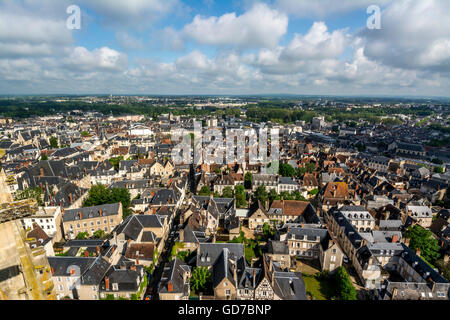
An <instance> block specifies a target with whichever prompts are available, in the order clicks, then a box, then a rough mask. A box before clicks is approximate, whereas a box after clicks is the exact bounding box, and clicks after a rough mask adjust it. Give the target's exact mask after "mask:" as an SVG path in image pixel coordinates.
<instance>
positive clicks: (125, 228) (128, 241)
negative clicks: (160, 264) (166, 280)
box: [112, 215, 169, 266]
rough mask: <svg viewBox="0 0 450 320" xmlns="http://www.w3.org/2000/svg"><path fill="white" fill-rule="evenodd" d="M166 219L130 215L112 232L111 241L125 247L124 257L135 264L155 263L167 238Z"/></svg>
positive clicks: (147, 264) (146, 264)
mask: <svg viewBox="0 0 450 320" xmlns="http://www.w3.org/2000/svg"><path fill="white" fill-rule="evenodd" d="M168 233H169V226H168V224H167V219H165V218H164V217H161V216H159V215H132V216H129V217H127V219H125V220H124V221H123V222H122V223H121V224H120V225H119V226H118V227H117V228H116V229H115V230H114V232H113V240H112V241H114V243H116V244H117V245H119V246H124V247H125V250H126V251H125V256H126V257H127V258H128V259H130V260H133V261H135V263H136V264H143V265H145V266H150V265H151V264H152V263H154V262H157V259H158V258H159V256H158V254H159V253H161V252H163V248H164V245H165V241H166V239H167V237H168Z"/></svg>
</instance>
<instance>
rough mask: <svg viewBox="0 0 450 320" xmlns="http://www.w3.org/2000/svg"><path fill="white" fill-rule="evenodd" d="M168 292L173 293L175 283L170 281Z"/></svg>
mask: <svg viewBox="0 0 450 320" xmlns="http://www.w3.org/2000/svg"><path fill="white" fill-rule="evenodd" d="M167 291H169V292H173V283H172V281H169V283H167Z"/></svg>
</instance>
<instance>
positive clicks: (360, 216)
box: [339, 206, 375, 232]
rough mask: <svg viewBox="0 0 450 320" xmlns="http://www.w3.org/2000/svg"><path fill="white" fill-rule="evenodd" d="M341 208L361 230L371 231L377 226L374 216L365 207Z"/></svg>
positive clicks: (356, 227) (348, 218)
mask: <svg viewBox="0 0 450 320" xmlns="http://www.w3.org/2000/svg"><path fill="white" fill-rule="evenodd" d="M339 210H340V211H341V213H342V214H343V216H344V217H345V218H346V219H347V220H348V221H349V222H350V223H351V224H352V225H353V226H354V227H355V229H356V230H358V231H359V232H370V231H372V230H373V229H374V228H375V219H374V217H372V215H371V214H370V213H369V211H367V210H366V209H365V208H364V207H362V206H343V207H341V208H340V209H339Z"/></svg>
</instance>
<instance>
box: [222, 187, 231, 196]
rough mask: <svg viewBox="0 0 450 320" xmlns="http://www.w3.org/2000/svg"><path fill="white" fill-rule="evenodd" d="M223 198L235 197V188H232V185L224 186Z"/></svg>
mask: <svg viewBox="0 0 450 320" xmlns="http://www.w3.org/2000/svg"><path fill="white" fill-rule="evenodd" d="M222 198H233V189H231V187H226V188H224V189H223V192H222Z"/></svg>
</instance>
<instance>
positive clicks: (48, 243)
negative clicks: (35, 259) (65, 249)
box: [27, 222, 55, 257]
mask: <svg viewBox="0 0 450 320" xmlns="http://www.w3.org/2000/svg"><path fill="white" fill-rule="evenodd" d="M32 239H34V241H32ZM27 242H28V245H29V246H30V248H31V249H35V248H38V247H43V248H44V250H45V254H46V256H47V257H51V256H54V255H55V252H54V251H53V243H52V238H51V237H49V236H48V235H47V234H46V233H45V231H44V230H43V229H42V228H41V227H40V226H39V225H38V224H37V223H36V222H35V223H33V228H32V229H31V231H29V232H28V233H27Z"/></svg>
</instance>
